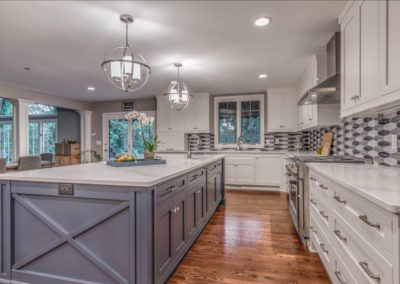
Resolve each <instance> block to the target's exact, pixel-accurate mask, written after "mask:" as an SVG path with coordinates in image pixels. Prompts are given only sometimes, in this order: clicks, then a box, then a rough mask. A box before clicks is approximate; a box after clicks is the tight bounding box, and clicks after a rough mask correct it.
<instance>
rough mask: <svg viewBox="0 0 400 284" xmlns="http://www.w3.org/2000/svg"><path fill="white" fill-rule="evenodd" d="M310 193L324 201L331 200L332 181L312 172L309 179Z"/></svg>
mask: <svg viewBox="0 0 400 284" xmlns="http://www.w3.org/2000/svg"><path fill="white" fill-rule="evenodd" d="M309 186H310V191H313V192H314V193H315V195H317V196H320V197H321V198H322V199H326V200H328V199H329V196H331V189H330V181H329V180H328V179H327V178H325V177H322V176H320V175H318V174H316V173H314V172H311V174H310V178H309Z"/></svg>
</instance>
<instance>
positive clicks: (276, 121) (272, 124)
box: [268, 95, 285, 131]
mask: <svg viewBox="0 0 400 284" xmlns="http://www.w3.org/2000/svg"><path fill="white" fill-rule="evenodd" d="M284 127H285V126H284V122H283V109H282V96H281V95H268V131H279V130H281V129H282V128H284Z"/></svg>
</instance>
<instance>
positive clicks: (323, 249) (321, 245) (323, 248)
mask: <svg viewBox="0 0 400 284" xmlns="http://www.w3.org/2000/svg"><path fill="white" fill-rule="evenodd" d="M319 246H320V247H321V249H322V251H323V252H325V253H328V250H327V249H326V247H325V244H324V243H321V244H320V245H319Z"/></svg>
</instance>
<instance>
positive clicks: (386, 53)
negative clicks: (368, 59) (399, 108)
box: [379, 0, 400, 98]
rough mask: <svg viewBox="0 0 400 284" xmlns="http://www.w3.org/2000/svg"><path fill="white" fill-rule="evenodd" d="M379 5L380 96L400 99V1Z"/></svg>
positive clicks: (383, 2)
mask: <svg viewBox="0 0 400 284" xmlns="http://www.w3.org/2000/svg"><path fill="white" fill-rule="evenodd" d="M379 3H380V5H381V9H380V13H381V30H380V35H381V39H380V44H381V50H382V53H381V62H382V64H381V68H382V69H381V74H382V90H381V93H382V95H394V96H396V97H397V98H400V60H399V58H400V30H399V27H400V17H399V15H400V1H388V0H385V1H379Z"/></svg>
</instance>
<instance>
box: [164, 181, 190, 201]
mask: <svg viewBox="0 0 400 284" xmlns="http://www.w3.org/2000/svg"><path fill="white" fill-rule="evenodd" d="M186 185H187V176H183V177H179V178H175V179H173V180H170V181H167V182H165V183H162V184H160V185H159V186H157V187H156V193H157V202H158V203H160V202H163V201H165V200H167V199H169V198H171V197H173V196H175V195H176V194H178V193H179V192H181V191H182V190H183V189H185V188H186Z"/></svg>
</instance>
